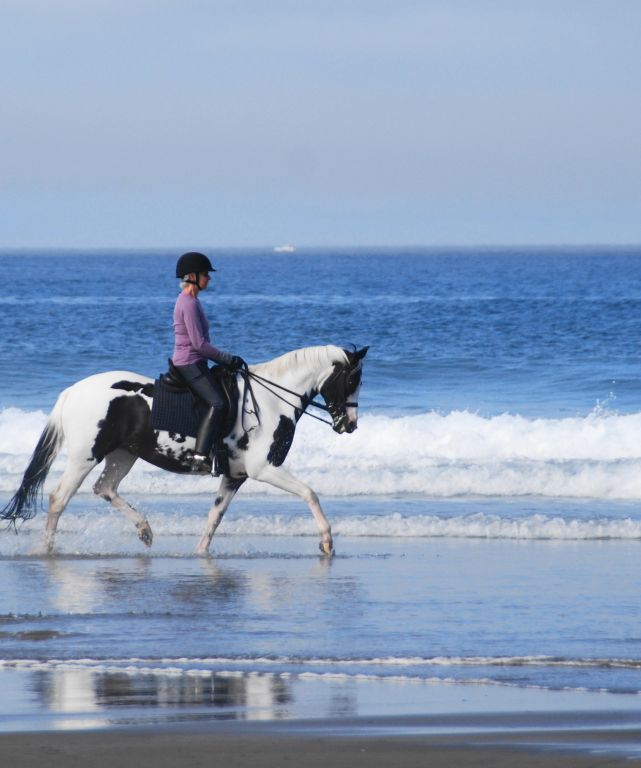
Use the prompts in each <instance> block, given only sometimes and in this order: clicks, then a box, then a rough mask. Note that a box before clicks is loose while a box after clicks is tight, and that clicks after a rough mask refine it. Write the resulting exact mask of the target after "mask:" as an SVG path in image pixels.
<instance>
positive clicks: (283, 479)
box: [256, 464, 334, 556]
mask: <svg viewBox="0 0 641 768" xmlns="http://www.w3.org/2000/svg"><path fill="white" fill-rule="evenodd" d="M256 479H257V480H262V481H263V482H265V483H269V484H270V485H274V486H276V488H281V489H282V490H283V491H289V492H290V493H294V494H296V496H300V497H301V499H304V500H305V501H306V502H307V504H308V506H309V508H310V510H311V512H312V515H314V519H315V520H316V525H317V526H318V530H319V531H320V535H321V542H320V549H321V552H323V554H325V555H327V556H330V555H332V554H334V544H333V541H332V529H331V526H330V524H329V522H328V520H327V518H326V517H325V513H324V512H323V510H322V508H321V505H320V501H319V500H318V496H317V495H316V493H315V492H314V491H313V490H312V489H311V488H310V487H309V486H308V485H305V483H302V482H301V481H300V480H297V479H296V478H295V477H294V476H293V475H290V474H289V472H287V470H285V469H283V468H282V467H274V466H272V465H271V464H268V465H267V466H265V467H264V468H263V469H262V470H261V471H260V473H259V474H258V475H256Z"/></svg>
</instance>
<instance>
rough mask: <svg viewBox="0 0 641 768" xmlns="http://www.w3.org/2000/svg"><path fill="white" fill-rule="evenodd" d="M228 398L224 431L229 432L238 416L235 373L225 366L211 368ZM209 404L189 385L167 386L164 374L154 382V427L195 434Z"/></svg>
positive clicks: (152, 417)
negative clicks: (229, 371)
mask: <svg viewBox="0 0 641 768" xmlns="http://www.w3.org/2000/svg"><path fill="white" fill-rule="evenodd" d="M212 373H213V374H214V376H215V377H216V378H217V379H218V382H219V384H220V386H221V389H222V392H223V394H224V396H225V398H226V400H227V407H226V409H225V423H224V428H223V435H228V434H229V431H230V430H231V429H232V427H233V425H234V422H235V420H236V410H237V398H238V384H237V382H236V377H235V376H234V375H232V374H230V373H228V372H227V371H226V370H225V369H224V368H222V366H217V367H216V368H213V369H212ZM206 410H207V406H206V405H205V403H203V402H202V401H200V400H198V398H196V397H195V396H194V395H193V394H192V393H191V392H190V391H189V390H188V389H176V388H175V387H174V386H171V385H170V386H166V385H165V383H164V381H163V376H161V377H160V378H158V379H156V381H155V382H154V399H153V402H152V406H151V428H152V429H161V430H163V431H165V432H173V433H176V434H179V435H188V436H189V437H196V435H197V434H198V427H199V426H200V422H201V421H202V419H203V417H204V415H205V411H206Z"/></svg>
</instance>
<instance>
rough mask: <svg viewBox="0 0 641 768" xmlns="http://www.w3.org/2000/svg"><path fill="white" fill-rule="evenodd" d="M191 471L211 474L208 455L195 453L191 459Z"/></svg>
mask: <svg viewBox="0 0 641 768" xmlns="http://www.w3.org/2000/svg"><path fill="white" fill-rule="evenodd" d="M191 471H192V472H199V473H201V472H202V473H205V472H207V473H209V474H211V473H212V471H213V470H212V465H211V459H210V458H209V456H199V455H195V456H194V457H193V459H192V460H191Z"/></svg>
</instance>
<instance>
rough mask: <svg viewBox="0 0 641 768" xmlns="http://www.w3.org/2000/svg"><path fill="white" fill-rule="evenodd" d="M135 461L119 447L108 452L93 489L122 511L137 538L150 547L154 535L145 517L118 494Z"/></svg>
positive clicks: (127, 452) (134, 458)
mask: <svg viewBox="0 0 641 768" xmlns="http://www.w3.org/2000/svg"><path fill="white" fill-rule="evenodd" d="M135 461H136V456H134V455H133V454H131V453H129V451H125V450H123V449H120V448H119V449H118V450H115V451H112V452H111V453H109V454H108V455H107V456H105V468H104V469H103V470H102V474H101V475H100V477H99V478H98V480H97V481H96V483H95V485H94V487H93V491H94V493H95V494H97V495H98V496H102V498H103V499H105V500H106V501H109V502H111V504H112V505H113V506H114V507H115V508H116V509H117V510H119V511H120V512H122V514H123V515H124V516H125V517H126V518H127V520H130V521H131V522H132V523H133V524H134V525H135V526H136V530H137V531H138V538H139V539H140V540H141V541H142V542H143V544H146V545H147V546H148V547H150V546H151V543H152V541H153V538H154V536H153V533H152V530H151V526H150V525H149V522H148V521H147V518H146V517H145V516H144V515H143V514H142V513H141V512H138V510H137V509H135V508H134V507H132V506H131V504H128V503H127V502H126V501H125V500H124V499H123V498H122V496H119V495H118V486H119V485H120V481H121V480H122V479H123V477H125V475H126V474H127V473H128V472H129V470H130V469H131V468H132V467H133V465H134V463H135Z"/></svg>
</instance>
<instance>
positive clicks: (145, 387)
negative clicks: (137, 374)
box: [111, 381, 154, 397]
mask: <svg viewBox="0 0 641 768" xmlns="http://www.w3.org/2000/svg"><path fill="white" fill-rule="evenodd" d="M111 388H112V389H124V390H125V392H142V394H143V395H146V396H147V397H153V396H154V385H153V384H149V383H148V384H141V383H140V382H139V381H116V382H115V383H114V384H112V385H111Z"/></svg>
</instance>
